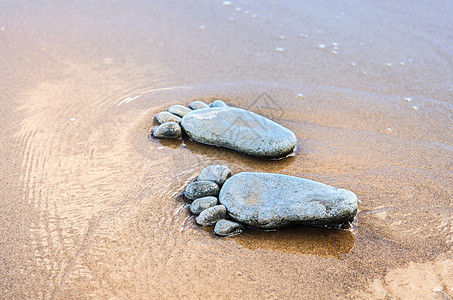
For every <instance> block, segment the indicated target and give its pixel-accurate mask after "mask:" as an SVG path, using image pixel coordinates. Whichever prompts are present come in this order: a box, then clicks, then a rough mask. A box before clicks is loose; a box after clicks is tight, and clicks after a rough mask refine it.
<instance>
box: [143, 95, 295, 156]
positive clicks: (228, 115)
mask: <svg viewBox="0 0 453 300" xmlns="http://www.w3.org/2000/svg"><path fill="white" fill-rule="evenodd" d="M156 120H157V121H158V122H159V123H160V124H161V125H160V126H158V127H156V128H154V130H153V132H152V136H153V137H155V138H159V139H161V138H171V139H178V138H181V137H182V134H183V132H184V133H185V134H186V135H187V136H188V137H189V138H191V139H192V140H194V141H196V142H199V143H202V144H207V145H212V146H217V147H223V148H228V149H232V150H235V151H237V152H240V153H244V154H247V155H250V156H255V157H260V158H267V159H272V158H282V157H286V156H287V155H289V154H291V153H292V152H293V151H294V149H295V147H296V143H297V138H296V135H295V134H294V133H293V132H292V131H291V130H289V129H288V128H285V127H283V126H282V125H279V124H277V123H275V122H274V121H272V120H269V119H267V118H265V117H263V116H261V115H259V114H256V113H254V112H251V111H249V110H246V109H241V108H236V107H229V106H228V105H227V104H226V103H225V102H223V101H222V100H215V101H213V102H212V103H211V104H210V105H208V104H206V103H204V102H202V101H194V102H192V103H190V104H189V108H188V107H185V106H182V105H173V106H171V107H170V108H169V109H168V111H165V112H160V113H159V114H157V115H156Z"/></svg>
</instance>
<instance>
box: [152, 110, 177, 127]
mask: <svg viewBox="0 0 453 300" xmlns="http://www.w3.org/2000/svg"><path fill="white" fill-rule="evenodd" d="M156 120H157V122H159V123H160V124H163V123H167V122H176V123H178V124H180V123H181V117H178V116H177V115H174V114H171V113H169V112H168V111H162V112H160V113H158V114H157V115H156Z"/></svg>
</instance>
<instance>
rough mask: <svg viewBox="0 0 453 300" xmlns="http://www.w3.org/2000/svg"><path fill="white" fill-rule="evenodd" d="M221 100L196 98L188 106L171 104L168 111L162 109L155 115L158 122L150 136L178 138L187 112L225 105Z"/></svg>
mask: <svg viewBox="0 0 453 300" xmlns="http://www.w3.org/2000/svg"><path fill="white" fill-rule="evenodd" d="M227 106H228V105H226V103H225V102H223V101H222V100H214V101H213V102H212V103H211V104H209V105H208V104H206V103H205V102H203V101H200V100H196V101H193V102H192V103H190V104H189V107H185V106H182V105H179V104H178V105H173V106H171V107H170V108H169V109H168V111H163V112H160V113H158V114H157V115H156V116H155V119H156V121H157V122H158V123H159V124H160V125H159V126H157V127H155V128H154V129H153V131H152V136H153V137H155V138H158V139H179V138H181V137H182V130H181V119H182V117H184V115H186V114H187V113H189V112H191V111H193V110H197V109H203V108H209V107H227Z"/></svg>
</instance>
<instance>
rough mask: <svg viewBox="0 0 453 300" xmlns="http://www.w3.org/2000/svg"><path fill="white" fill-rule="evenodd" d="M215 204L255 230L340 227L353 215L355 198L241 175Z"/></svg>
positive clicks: (283, 179)
mask: <svg viewBox="0 0 453 300" xmlns="http://www.w3.org/2000/svg"><path fill="white" fill-rule="evenodd" d="M219 201H220V203H221V204H223V205H225V207H226V208H227V210H228V213H229V215H230V216H231V217H232V218H234V219H235V220H237V221H239V222H241V223H243V224H247V225H250V226H252V227H256V228H264V229H271V228H280V227H288V226H292V225H340V224H345V223H347V222H350V221H352V220H353V219H354V217H355V215H356V214H357V206H358V200H357V196H356V195H355V194H354V193H353V192H351V191H348V190H344V189H338V188H335V187H332V186H329V185H326V184H323V183H320V182H316V181H312V180H308V179H303V178H298V177H294V176H287V175H280V174H271V173H250V172H244V173H239V174H236V175H233V176H232V177H230V178H229V179H227V181H225V183H224V184H223V187H222V189H221V191H220V195H219Z"/></svg>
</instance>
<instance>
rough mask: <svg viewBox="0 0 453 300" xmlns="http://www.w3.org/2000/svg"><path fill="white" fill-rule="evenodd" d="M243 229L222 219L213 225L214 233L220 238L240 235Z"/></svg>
mask: <svg viewBox="0 0 453 300" xmlns="http://www.w3.org/2000/svg"><path fill="white" fill-rule="evenodd" d="M243 229H244V226H242V225H241V224H239V223H236V222H232V221H228V220H224V219H223V220H219V221H217V223H216V224H215V227H214V233H215V234H217V235H220V236H232V235H238V234H241V233H242V230H243Z"/></svg>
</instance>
